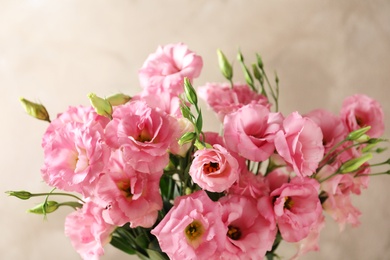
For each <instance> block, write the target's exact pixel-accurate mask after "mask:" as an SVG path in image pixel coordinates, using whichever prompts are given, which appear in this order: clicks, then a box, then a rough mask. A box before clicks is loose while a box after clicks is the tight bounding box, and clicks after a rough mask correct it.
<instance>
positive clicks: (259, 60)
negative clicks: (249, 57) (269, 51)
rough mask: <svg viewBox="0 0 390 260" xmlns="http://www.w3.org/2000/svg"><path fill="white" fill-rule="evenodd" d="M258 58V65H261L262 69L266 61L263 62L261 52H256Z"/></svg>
mask: <svg viewBox="0 0 390 260" xmlns="http://www.w3.org/2000/svg"><path fill="white" fill-rule="evenodd" d="M256 58H257V66H259V68H260V69H263V67H264V63H263V59H262V58H261V56H260V54H258V53H256Z"/></svg>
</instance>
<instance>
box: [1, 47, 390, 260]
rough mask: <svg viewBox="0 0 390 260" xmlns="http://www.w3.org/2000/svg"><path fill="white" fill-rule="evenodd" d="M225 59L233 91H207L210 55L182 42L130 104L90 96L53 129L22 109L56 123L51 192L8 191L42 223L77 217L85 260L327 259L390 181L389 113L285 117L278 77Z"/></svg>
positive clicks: (354, 100)
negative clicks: (369, 198) (328, 235)
mask: <svg viewBox="0 0 390 260" xmlns="http://www.w3.org/2000/svg"><path fill="white" fill-rule="evenodd" d="M217 54H218V63H219V66H220V69H221V72H222V74H223V76H224V77H225V78H226V79H227V81H226V83H208V84H206V85H204V86H200V87H198V88H197V90H195V88H194V87H193V80H194V78H196V77H197V76H199V74H200V72H201V68H202V65H203V62H202V58H201V57H200V56H199V55H197V54H195V53H194V52H192V51H191V50H189V49H188V47H187V46H186V45H184V44H182V43H179V44H169V45H165V46H160V47H158V49H157V51H156V52H155V53H153V54H150V56H149V57H148V58H147V60H146V61H145V63H144V64H143V66H142V68H141V69H140V70H139V79H140V85H141V86H142V88H143V90H142V91H141V92H140V93H139V94H137V95H135V96H133V97H130V96H127V95H125V94H116V95H113V96H109V97H106V98H101V97H99V96H97V95H95V94H93V93H91V94H89V95H88V97H89V99H90V102H91V106H71V107H69V109H68V110H67V111H65V112H63V113H61V114H59V115H58V116H57V117H56V118H55V119H53V120H50V117H49V114H48V112H47V110H46V108H45V107H44V106H43V105H41V104H37V103H33V102H30V101H28V100H26V99H21V101H22V104H23V105H24V107H25V109H26V111H27V112H28V113H29V114H30V115H32V116H34V117H36V118H38V119H41V120H45V121H48V122H49V123H50V124H49V126H48V128H47V130H46V132H45V133H44V135H43V139H42V147H43V151H44V163H43V166H42V169H41V174H42V178H43V180H44V181H45V182H46V183H47V184H48V185H50V186H52V187H53V190H52V191H50V192H47V193H31V192H28V191H9V192H8V194H9V195H12V196H16V197H18V198H20V199H29V198H31V197H36V196H43V197H44V201H43V203H41V204H39V205H37V206H36V207H34V208H32V209H30V210H29V211H30V212H32V213H37V214H43V215H45V216H46V214H49V213H52V212H54V211H56V210H57V209H58V208H60V207H62V206H70V207H72V208H74V211H73V212H72V213H70V214H69V215H68V216H67V217H66V219H65V235H66V236H68V237H69V238H70V240H71V242H72V245H73V246H74V248H75V250H76V251H77V252H78V253H79V254H80V255H81V257H82V258H83V259H98V258H99V256H101V255H102V254H103V253H104V249H103V247H104V246H105V245H106V244H108V243H110V244H111V245H112V246H114V247H116V248H118V249H120V250H122V251H124V252H126V253H129V254H136V255H138V257H139V258H141V259H262V258H264V257H267V259H273V258H274V257H275V256H277V253H276V249H277V247H278V245H279V244H280V242H281V241H282V240H284V241H286V242H290V243H297V244H298V251H297V253H296V255H295V256H293V258H298V257H299V256H300V255H302V254H304V253H306V252H308V251H310V250H318V249H319V246H318V237H319V235H320V232H321V229H322V228H323V227H324V213H325V212H326V213H327V214H329V215H330V216H331V217H332V218H333V219H334V220H335V221H336V222H337V223H338V224H339V225H340V228H341V229H342V228H343V227H344V226H345V225H346V224H351V225H353V226H356V225H358V224H359V215H360V212H359V210H358V209H357V208H355V207H354V206H353V205H352V203H351V195H352V194H357V195H359V194H360V193H361V189H363V188H367V186H368V183H369V179H370V176H373V175H381V174H389V173H390V170H388V171H380V170H379V171H373V170H372V169H374V167H375V166H378V165H385V164H389V161H390V159H389V160H387V161H385V162H381V163H376V164H369V162H368V161H369V160H370V159H371V158H372V157H373V154H375V153H380V152H382V151H383V150H384V149H385V148H382V147H380V144H382V143H383V142H385V141H386V140H385V139H382V138H381V135H382V134H383V132H384V122H383V121H384V115H383V111H382V108H381V106H380V104H379V103H378V102H377V101H375V100H373V99H372V98H370V97H368V96H366V95H353V96H350V97H347V98H346V99H345V100H344V102H343V104H342V106H341V111H340V113H339V114H338V115H335V114H333V113H331V112H329V111H327V110H324V109H316V110H313V111H311V112H310V113H307V114H305V115H301V114H299V113H298V112H293V113H291V114H287V115H284V114H282V113H281V112H279V111H278V97H279V78H278V76H277V75H276V74H275V77H274V78H273V79H270V77H268V76H267V73H266V70H265V67H264V64H263V61H262V59H261V56H260V55H258V54H257V55H256V62H255V63H253V64H251V66H247V65H246V64H245V61H244V57H243V55H242V54H241V53H240V52H239V53H238V56H237V60H238V63H239V64H240V66H241V68H242V71H243V73H244V76H245V81H246V82H245V83H243V84H242V83H236V82H234V81H233V69H232V63H231V62H229V60H228V59H227V58H226V56H225V55H224V54H223V52H222V51H220V50H218V51H217ZM198 98H202V99H203V100H204V101H205V102H206V103H207V105H208V107H209V108H210V109H211V110H213V111H214V112H215V113H216V115H217V118H218V120H220V122H221V125H222V128H221V131H220V132H219V133H217V132H205V131H203V130H202V125H203V117H202V111H201V108H200V105H199V102H198ZM57 190H61V191H57ZM55 196H64V197H66V198H69V199H70V201H62V202H59V201H56V200H54V199H53V197H55Z"/></svg>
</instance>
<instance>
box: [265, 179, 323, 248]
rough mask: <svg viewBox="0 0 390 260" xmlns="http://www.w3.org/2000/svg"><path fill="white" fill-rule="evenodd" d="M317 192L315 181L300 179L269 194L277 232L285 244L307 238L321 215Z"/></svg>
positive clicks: (317, 187) (317, 186) (293, 180)
mask: <svg viewBox="0 0 390 260" xmlns="http://www.w3.org/2000/svg"><path fill="white" fill-rule="evenodd" d="M318 192H319V183H318V182H317V181H316V180H315V179H310V178H300V177H295V178H293V179H292V180H291V182H289V183H285V184H283V185H282V186H281V187H280V188H278V189H276V190H274V191H273V192H271V194H270V196H271V197H273V198H274V212H275V218H276V221H277V223H278V227H279V231H280V233H281V235H282V238H283V239H284V240H286V241H287V242H298V241H300V240H302V239H303V238H305V237H307V236H308V234H309V232H310V229H311V228H312V226H313V225H314V224H315V223H316V221H317V220H318V218H319V217H320V215H321V214H322V207H321V203H320V200H319V198H318Z"/></svg>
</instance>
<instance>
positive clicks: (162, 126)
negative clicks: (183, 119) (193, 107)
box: [105, 101, 177, 173]
mask: <svg viewBox="0 0 390 260" xmlns="http://www.w3.org/2000/svg"><path fill="white" fill-rule="evenodd" d="M112 117H113V119H112V120H111V121H110V123H108V125H107V127H106V129H105V134H106V142H107V144H108V145H109V146H111V147H112V148H115V149H119V148H120V149H121V150H122V151H123V155H124V160H125V161H126V162H127V163H129V164H130V165H131V166H132V167H133V168H134V169H137V171H141V172H152V173H153V172H159V171H161V170H162V169H163V168H164V167H165V166H166V165H167V164H168V160H169V158H168V153H167V150H168V149H169V146H170V145H171V143H172V142H174V141H177V140H175V135H173V134H172V133H174V132H175V131H176V129H175V127H174V126H175V125H174V119H173V118H171V117H170V116H169V115H167V114H165V113H163V112H159V111H157V110H156V109H153V108H151V107H149V106H148V105H147V104H146V103H145V102H143V101H131V102H128V103H126V104H125V105H122V106H119V107H116V109H115V110H114V112H113V115H112Z"/></svg>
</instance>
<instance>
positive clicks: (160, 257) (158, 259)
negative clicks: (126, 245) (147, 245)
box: [146, 249, 169, 260]
mask: <svg viewBox="0 0 390 260" xmlns="http://www.w3.org/2000/svg"><path fill="white" fill-rule="evenodd" d="M146 252H147V253H148V255H149V257H150V259H153V260H167V259H169V258H168V257H167V256H166V255H165V254H163V253H160V252H157V251H154V250H151V249H146Z"/></svg>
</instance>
